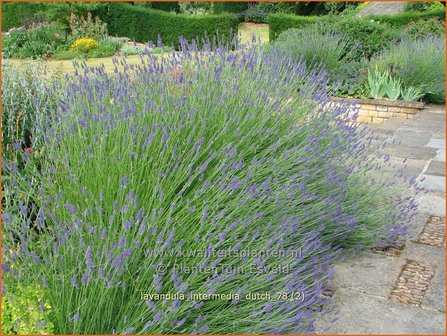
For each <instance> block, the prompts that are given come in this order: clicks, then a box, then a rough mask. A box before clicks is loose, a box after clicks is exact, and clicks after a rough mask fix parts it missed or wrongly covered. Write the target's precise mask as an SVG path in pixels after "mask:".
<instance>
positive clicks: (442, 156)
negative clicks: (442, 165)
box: [435, 149, 445, 162]
mask: <svg viewBox="0 0 447 336" xmlns="http://www.w3.org/2000/svg"><path fill="white" fill-rule="evenodd" d="M435 160H436V161H441V162H445V150H443V149H440V150H438V151H436V156H435Z"/></svg>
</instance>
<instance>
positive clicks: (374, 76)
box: [368, 68, 390, 99]
mask: <svg viewBox="0 0 447 336" xmlns="http://www.w3.org/2000/svg"><path fill="white" fill-rule="evenodd" d="M389 78H390V74H389V72H388V71H384V72H380V71H379V70H378V69H377V68H376V69H375V70H374V72H373V71H368V87H369V94H370V95H371V97H372V98H374V99H382V98H384V97H385V95H386V87H387V85H388V81H389Z"/></svg>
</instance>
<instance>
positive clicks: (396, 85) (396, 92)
mask: <svg viewBox="0 0 447 336" xmlns="http://www.w3.org/2000/svg"><path fill="white" fill-rule="evenodd" d="M401 85H402V83H401V81H400V79H399V78H397V79H394V78H392V77H389V79H388V83H387V85H386V87H385V94H386V96H387V97H388V98H389V99H391V100H397V99H398V98H399V97H400V93H401Z"/></svg>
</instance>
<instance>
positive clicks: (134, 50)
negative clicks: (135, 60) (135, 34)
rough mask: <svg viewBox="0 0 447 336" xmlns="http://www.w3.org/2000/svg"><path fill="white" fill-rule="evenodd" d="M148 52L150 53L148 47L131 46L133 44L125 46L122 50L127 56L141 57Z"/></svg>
mask: <svg viewBox="0 0 447 336" xmlns="http://www.w3.org/2000/svg"><path fill="white" fill-rule="evenodd" d="M147 51H148V47H147V46H142V45H131V44H126V45H123V46H122V47H121V49H120V52H121V53H122V54H126V55H141V54H144V53H145V52H147Z"/></svg>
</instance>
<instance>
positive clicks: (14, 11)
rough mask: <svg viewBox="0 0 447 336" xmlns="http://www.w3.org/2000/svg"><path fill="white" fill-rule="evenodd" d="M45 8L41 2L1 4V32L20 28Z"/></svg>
mask: <svg viewBox="0 0 447 336" xmlns="http://www.w3.org/2000/svg"><path fill="white" fill-rule="evenodd" d="M45 7H46V4H45V3H42V2H2V31H7V30H9V29H11V28H13V27H20V26H22V25H23V23H25V22H26V21H27V20H30V19H34V18H36V16H37V15H38V13H41V12H42V11H43V10H44V9H45Z"/></svg>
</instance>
